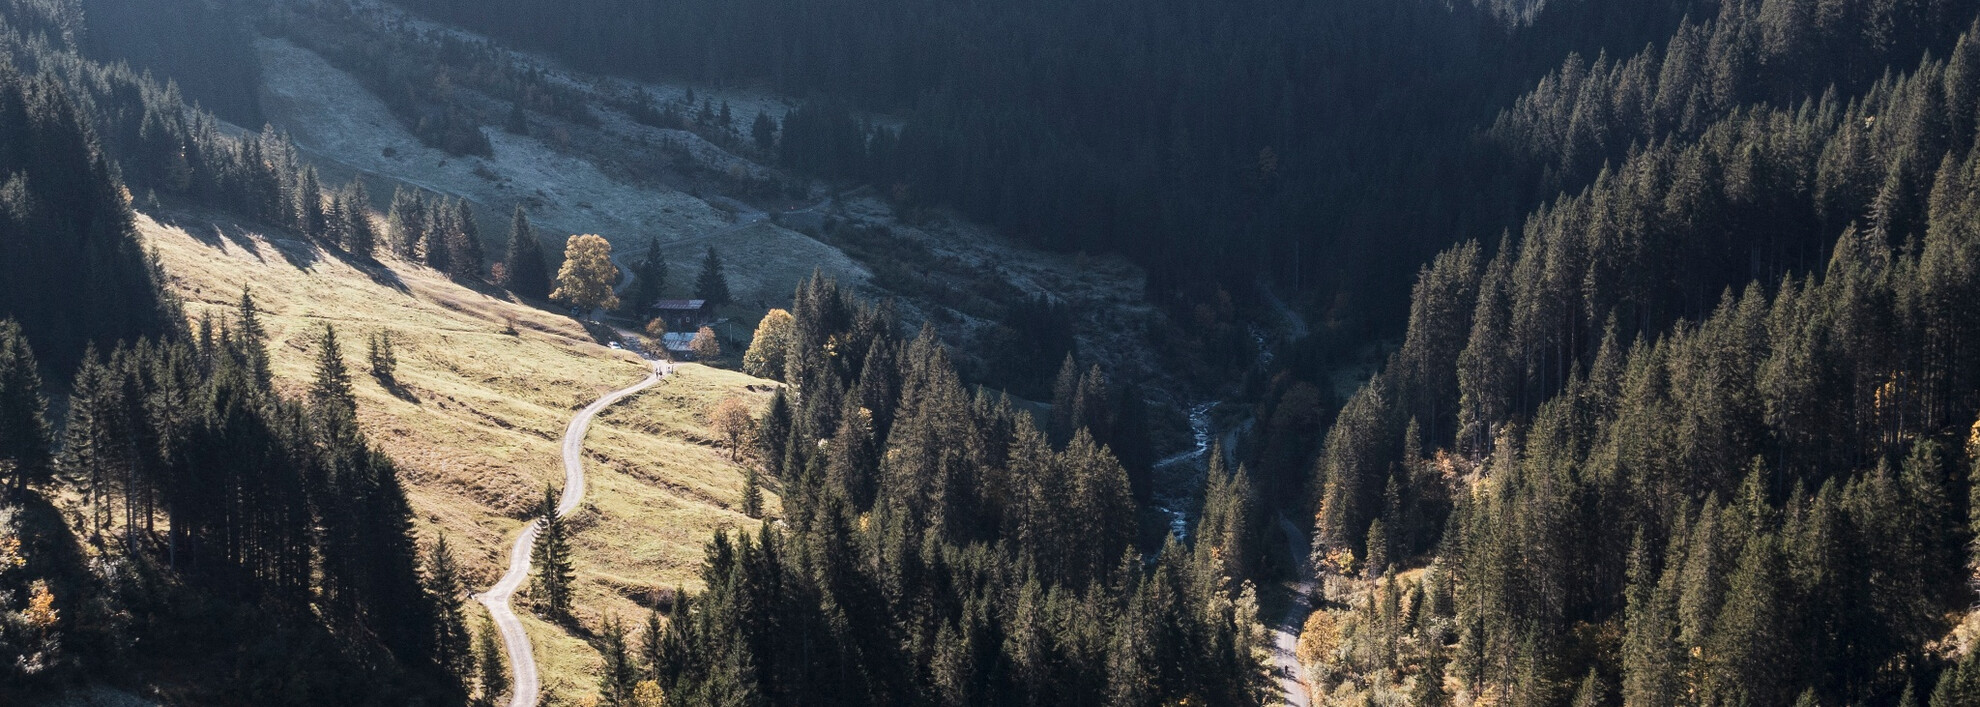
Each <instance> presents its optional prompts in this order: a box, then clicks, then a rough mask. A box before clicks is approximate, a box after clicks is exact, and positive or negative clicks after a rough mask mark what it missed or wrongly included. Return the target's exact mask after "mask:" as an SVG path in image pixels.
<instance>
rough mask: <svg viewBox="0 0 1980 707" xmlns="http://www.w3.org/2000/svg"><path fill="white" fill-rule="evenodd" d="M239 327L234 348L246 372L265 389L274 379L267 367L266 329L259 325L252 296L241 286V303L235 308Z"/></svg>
mask: <svg viewBox="0 0 1980 707" xmlns="http://www.w3.org/2000/svg"><path fill="white" fill-rule="evenodd" d="M235 316H236V317H238V318H239V321H238V326H239V327H240V328H239V329H237V330H236V331H235V332H234V333H235V336H236V338H237V341H236V345H235V347H234V348H235V350H236V351H238V352H240V355H241V356H242V357H243V358H245V361H243V363H245V364H247V369H248V372H249V373H251V374H252V375H253V376H254V382H255V383H256V385H257V386H258V387H259V388H260V389H261V390H267V389H268V386H269V384H270V383H272V382H273V381H274V377H275V374H274V373H273V372H271V371H270V370H269V367H268V331H267V330H266V329H263V328H262V326H261V313H260V310H258V309H256V308H255V306H254V298H253V297H252V296H250V295H249V294H248V291H247V288H241V303H240V305H239V307H237V308H236V310H235Z"/></svg>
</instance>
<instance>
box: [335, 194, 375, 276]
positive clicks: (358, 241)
mask: <svg viewBox="0 0 1980 707" xmlns="http://www.w3.org/2000/svg"><path fill="white" fill-rule="evenodd" d="M340 201H341V202H342V203H343V206H344V208H343V211H342V213H341V214H340V215H341V216H342V217H343V218H344V221H345V223H344V226H343V229H342V230H343V232H344V237H345V239H346V240H345V242H344V243H343V244H342V245H343V247H344V250H345V251H347V252H349V253H350V254H351V255H353V256H356V257H358V258H365V259H369V258H371V257H373V256H375V255H376V254H377V250H378V231H377V229H376V228H375V227H373V226H372V225H371V195H370V194H369V193H367V192H366V191H365V188H364V180H363V179H360V178H355V177H354V178H352V179H351V183H350V184H349V185H348V186H346V187H344V194H343V198H342V199H340Z"/></svg>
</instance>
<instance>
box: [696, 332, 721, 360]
mask: <svg viewBox="0 0 1980 707" xmlns="http://www.w3.org/2000/svg"><path fill="white" fill-rule="evenodd" d="M688 350H690V351H693V352H694V357H695V359H697V360H700V361H713V360H715V359H718V358H721V357H722V341H721V340H720V339H717V338H715V330H714V329H710V328H708V327H702V328H701V330H700V331H697V332H695V333H694V340H693V341H689V342H688Z"/></svg>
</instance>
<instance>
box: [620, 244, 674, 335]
mask: <svg viewBox="0 0 1980 707" xmlns="http://www.w3.org/2000/svg"><path fill="white" fill-rule="evenodd" d="M666 286H667V256H666V254H664V253H662V252H660V241H659V240H658V239H654V238H649V239H647V240H646V256H645V257H642V258H640V260H639V263H638V264H636V265H634V266H633V283H632V288H631V289H630V291H628V292H627V293H626V296H625V297H624V298H623V301H621V302H620V305H621V307H623V311H624V312H625V313H626V314H627V315H630V316H632V317H635V318H638V317H640V316H643V315H644V313H645V312H646V311H647V310H649V309H651V308H652V307H653V303H654V302H657V301H659V300H660V295H661V294H662V293H664V292H665V291H666Z"/></svg>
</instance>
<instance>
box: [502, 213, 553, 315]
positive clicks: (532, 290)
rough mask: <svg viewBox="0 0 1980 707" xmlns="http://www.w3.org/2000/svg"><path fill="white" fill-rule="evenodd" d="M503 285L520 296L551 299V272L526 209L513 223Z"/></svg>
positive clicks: (505, 254)
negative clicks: (544, 259)
mask: <svg viewBox="0 0 1980 707" xmlns="http://www.w3.org/2000/svg"><path fill="white" fill-rule="evenodd" d="M502 273H503V280H504V282H502V283H501V284H502V286H503V287H507V288H509V291H510V292H514V293H516V296H518V297H523V298H526V299H544V298H547V297H549V296H550V270H549V266H548V265H546V264H545V263H544V261H543V245H542V244H541V243H538V242H537V240H536V231H535V230H534V229H532V228H530V226H529V215H528V214H526V213H524V212H523V208H522V206H520V205H519V206H517V207H516V213H515V215H514V216H513V217H511V218H510V220H509V245H508V247H507V248H506V249H504V250H503V253H502Z"/></svg>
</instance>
